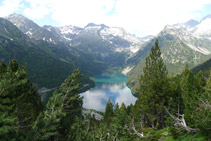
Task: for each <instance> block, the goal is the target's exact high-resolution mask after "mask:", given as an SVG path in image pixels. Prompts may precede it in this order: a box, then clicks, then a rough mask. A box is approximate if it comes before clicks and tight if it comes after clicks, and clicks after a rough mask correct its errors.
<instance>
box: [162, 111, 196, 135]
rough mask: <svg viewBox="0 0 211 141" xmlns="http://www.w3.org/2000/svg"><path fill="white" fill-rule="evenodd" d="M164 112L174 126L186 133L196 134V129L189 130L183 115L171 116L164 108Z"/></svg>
mask: <svg viewBox="0 0 211 141" xmlns="http://www.w3.org/2000/svg"><path fill="white" fill-rule="evenodd" d="M165 110H166V112H167V113H168V115H169V116H170V117H171V118H172V119H173V120H174V126H177V127H181V128H182V129H184V130H186V131H187V132H188V133H196V132H198V130H197V129H194V128H190V127H188V126H187V124H186V122H185V115H184V114H179V113H178V117H176V116H174V115H172V114H171V113H170V112H169V111H168V109H167V108H165Z"/></svg>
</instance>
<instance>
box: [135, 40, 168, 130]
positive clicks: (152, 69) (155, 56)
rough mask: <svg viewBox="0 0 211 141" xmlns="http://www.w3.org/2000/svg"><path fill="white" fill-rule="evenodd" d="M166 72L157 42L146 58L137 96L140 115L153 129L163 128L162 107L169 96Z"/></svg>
mask: <svg viewBox="0 0 211 141" xmlns="http://www.w3.org/2000/svg"><path fill="white" fill-rule="evenodd" d="M167 75H168V72H167V69H166V66H165V65H164V62H163V59H162V57H161V51H160V49H159V47H158V40H156V41H155V45H154V46H153V47H152V48H151V52H150V54H149V56H148V57H147V58H146V62H145V67H144V69H143V74H142V75H141V77H140V92H139V95H138V98H139V100H138V101H139V103H140V105H141V111H142V114H145V117H146V118H147V119H148V120H147V121H150V122H148V123H149V124H150V125H151V126H152V127H153V128H154V127H156V126H160V127H161V128H164V127H165V123H164V120H165V117H164V106H166V103H167V100H168V94H169V81H168V77H167Z"/></svg>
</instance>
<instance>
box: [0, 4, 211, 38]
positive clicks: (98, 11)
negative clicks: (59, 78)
mask: <svg viewBox="0 0 211 141" xmlns="http://www.w3.org/2000/svg"><path fill="white" fill-rule="evenodd" d="M14 12H15V13H18V14H22V15H24V16H26V17H28V18H30V19H32V20H33V21H35V22H36V23H38V24H39V25H41V26H42V25H45V24H46V25H53V26H62V25H75V26H80V27H84V26H85V25H87V24H88V23H90V22H92V23H96V24H101V23H103V24H106V25H108V26H118V27H123V28H125V29H126V30H127V31H129V32H131V33H134V34H136V35H138V36H145V35H149V34H152V35H156V34H157V33H159V32H160V31H161V30H162V29H163V28H164V26H165V25H167V24H175V23H179V22H185V21H187V20H189V19H196V20H198V21H200V19H202V18H203V17H204V16H206V15H208V14H211V0H0V17H4V16H7V15H9V14H12V13H14Z"/></svg>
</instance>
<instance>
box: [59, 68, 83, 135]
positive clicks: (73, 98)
mask: <svg viewBox="0 0 211 141" xmlns="http://www.w3.org/2000/svg"><path fill="white" fill-rule="evenodd" d="M81 77H82V75H81V74H80V71H79V69H76V70H74V71H73V73H72V74H71V75H70V76H69V77H68V78H67V79H66V80H65V81H64V82H63V83H62V85H61V87H60V91H61V96H62V100H63V101H62V107H63V109H64V111H65V113H66V117H65V118H64V119H63V123H62V124H63V125H62V127H63V129H62V130H61V133H62V134H65V135H68V136H69V138H71V137H70V136H71V134H72V133H71V132H72V130H71V126H72V124H73V123H74V121H75V119H76V117H82V99H83V97H81V96H80V95H79V94H78V90H79V88H80V86H81V82H80V79H81Z"/></svg>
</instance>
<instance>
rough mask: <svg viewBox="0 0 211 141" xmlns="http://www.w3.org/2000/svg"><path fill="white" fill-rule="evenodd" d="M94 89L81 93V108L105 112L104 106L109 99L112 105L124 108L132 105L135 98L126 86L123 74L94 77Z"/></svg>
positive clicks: (125, 77)
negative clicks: (123, 105)
mask: <svg viewBox="0 0 211 141" xmlns="http://www.w3.org/2000/svg"><path fill="white" fill-rule="evenodd" d="M94 79H95V87H94V88H92V89H90V90H88V91H86V92H84V93H81V96H83V97H84V99H83V107H84V108H87V109H95V110H98V111H105V106H106V103H107V101H108V99H109V98H110V99H111V101H112V103H113V104H116V103H118V104H119V105H120V106H121V104H122V103H124V104H125V105H126V106H128V105H130V104H134V103H135V101H136V97H134V96H133V95H132V93H131V90H130V89H129V88H128V87H127V86H126V83H127V80H128V77H127V76H125V75H123V74H108V73H101V74H97V75H95V76H94Z"/></svg>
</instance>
